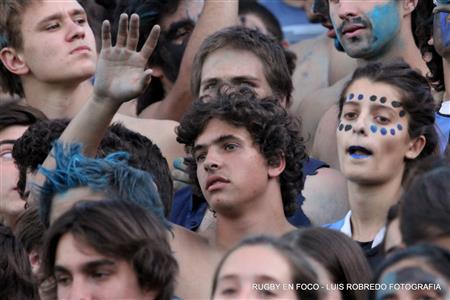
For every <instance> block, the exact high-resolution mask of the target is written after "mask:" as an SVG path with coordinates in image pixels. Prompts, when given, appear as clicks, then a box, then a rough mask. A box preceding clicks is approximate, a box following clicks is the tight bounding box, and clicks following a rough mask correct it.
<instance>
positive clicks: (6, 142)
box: [0, 140, 16, 146]
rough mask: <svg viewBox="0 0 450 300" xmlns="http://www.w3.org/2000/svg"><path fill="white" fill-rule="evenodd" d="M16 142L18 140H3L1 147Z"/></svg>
mask: <svg viewBox="0 0 450 300" xmlns="http://www.w3.org/2000/svg"><path fill="white" fill-rule="evenodd" d="M15 142H16V140H2V141H0V146H1V145H12V144H14V143H15Z"/></svg>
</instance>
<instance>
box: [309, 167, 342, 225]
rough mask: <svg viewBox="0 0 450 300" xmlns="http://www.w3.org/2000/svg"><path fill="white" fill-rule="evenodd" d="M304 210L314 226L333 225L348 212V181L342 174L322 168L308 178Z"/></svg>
mask: <svg viewBox="0 0 450 300" xmlns="http://www.w3.org/2000/svg"><path fill="white" fill-rule="evenodd" d="M303 195H304V196H305V201H304V203H303V206H302V209H303V211H304V212H305V214H306V215H307V216H308V218H309V219H310V220H311V222H312V223H313V224H314V225H322V224H328V223H332V222H334V221H336V220H338V219H339V218H342V216H343V215H345V213H346V212H347V211H348V209H349V206H348V199H347V185H346V179H345V177H344V176H343V175H342V173H341V172H339V171H338V170H335V169H331V168H321V169H319V170H318V171H317V174H316V175H313V176H307V177H306V181H305V188H304V190H303Z"/></svg>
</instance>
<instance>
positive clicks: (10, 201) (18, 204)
mask: <svg viewBox="0 0 450 300" xmlns="http://www.w3.org/2000/svg"><path fill="white" fill-rule="evenodd" d="M26 129H27V126H19V125H17V126H16V125H15V126H9V127H7V128H5V129H3V130H0V217H1V216H2V215H9V216H11V215H17V214H19V213H20V212H21V211H22V210H23V209H24V205H25V202H24V201H23V200H22V199H21V198H20V195H19V191H18V189H17V180H18V179H19V170H18V169H17V167H16V165H15V163H14V159H13V157H12V154H11V152H12V149H13V146H14V142H15V141H16V140H17V139H18V138H20V137H21V136H22V134H23V133H24V132H25V130H26Z"/></svg>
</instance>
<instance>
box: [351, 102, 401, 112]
mask: <svg viewBox="0 0 450 300" xmlns="http://www.w3.org/2000/svg"><path fill="white" fill-rule="evenodd" d="M345 105H352V106H361V104H360V102H357V101H345V102H344V104H343V105H342V107H344V106H345ZM371 107H375V108H387V109H390V110H392V109H396V108H398V109H400V108H399V107H393V106H392V105H386V104H382V103H374V102H372V105H371Z"/></svg>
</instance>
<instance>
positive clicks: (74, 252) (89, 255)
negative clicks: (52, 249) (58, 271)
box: [55, 233, 114, 266]
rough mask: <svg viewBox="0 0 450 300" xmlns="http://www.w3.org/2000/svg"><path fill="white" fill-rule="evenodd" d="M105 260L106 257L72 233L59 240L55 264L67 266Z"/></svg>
mask: <svg viewBox="0 0 450 300" xmlns="http://www.w3.org/2000/svg"><path fill="white" fill-rule="evenodd" d="M104 258H106V257H105V256H104V255H102V254H100V253H98V252H97V251H96V250H95V249H94V248H93V247H90V246H89V245H87V244H86V243H85V242H82V241H81V240H80V239H79V238H76V237H74V236H73V234H72V233H66V234H64V235H63V236H62V237H61V238H60V239H59V242H58V247H57V249H56V257H55V264H58V265H66V266H67V265H73V264H82V263H85V262H89V261H92V260H96V259H104ZM108 259H110V260H114V259H111V258H108Z"/></svg>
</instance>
